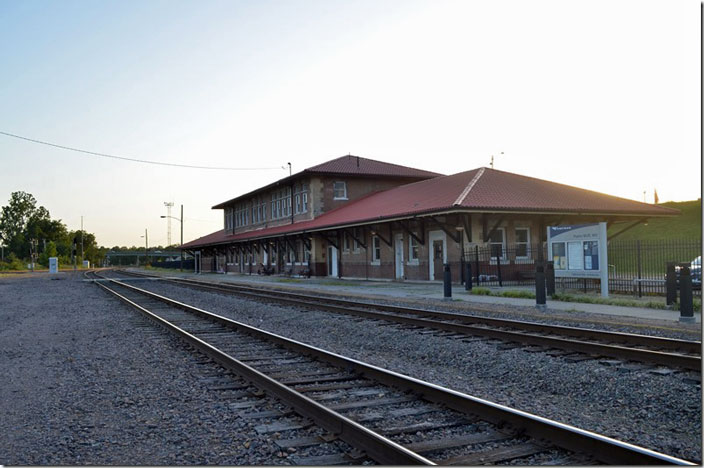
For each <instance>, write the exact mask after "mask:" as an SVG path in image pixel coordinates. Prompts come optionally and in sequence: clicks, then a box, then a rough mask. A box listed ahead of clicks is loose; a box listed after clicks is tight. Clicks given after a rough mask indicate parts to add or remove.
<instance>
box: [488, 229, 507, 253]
mask: <svg viewBox="0 0 704 468" xmlns="http://www.w3.org/2000/svg"><path fill="white" fill-rule="evenodd" d="M489 248H490V250H491V258H492V260H496V257H499V258H501V259H502V260H503V259H504V258H505V253H506V232H505V231H504V228H496V229H494V230H493V231H492V232H491V235H490V236H489Z"/></svg>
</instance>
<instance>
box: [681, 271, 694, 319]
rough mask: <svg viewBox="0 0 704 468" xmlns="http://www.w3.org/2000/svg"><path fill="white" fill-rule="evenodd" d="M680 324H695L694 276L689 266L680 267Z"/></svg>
mask: <svg viewBox="0 0 704 468" xmlns="http://www.w3.org/2000/svg"><path fill="white" fill-rule="evenodd" d="M680 322H694V307H693V304H692V276H691V275H690V274H689V266H682V267H680Z"/></svg>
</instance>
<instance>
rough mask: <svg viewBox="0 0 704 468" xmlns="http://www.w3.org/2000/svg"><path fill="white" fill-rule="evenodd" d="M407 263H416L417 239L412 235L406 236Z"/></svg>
mask: <svg viewBox="0 0 704 468" xmlns="http://www.w3.org/2000/svg"><path fill="white" fill-rule="evenodd" d="M413 234H415V232H414V233H413ZM408 263H412V264H416V265H417V264H418V241H417V240H416V238H415V237H413V236H408Z"/></svg>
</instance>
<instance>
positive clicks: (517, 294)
mask: <svg viewBox="0 0 704 468" xmlns="http://www.w3.org/2000/svg"><path fill="white" fill-rule="evenodd" d="M501 296H502V297H517V298H521V299H535V293H534V292H530V291H522V290H521V291H503V292H502V293H501Z"/></svg>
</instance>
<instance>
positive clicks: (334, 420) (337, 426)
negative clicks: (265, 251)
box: [96, 280, 435, 465]
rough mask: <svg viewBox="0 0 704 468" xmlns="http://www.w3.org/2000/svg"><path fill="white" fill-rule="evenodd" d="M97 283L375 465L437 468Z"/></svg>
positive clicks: (430, 462) (432, 463)
mask: <svg viewBox="0 0 704 468" xmlns="http://www.w3.org/2000/svg"><path fill="white" fill-rule="evenodd" d="M108 281H110V282H114V283H116V284H120V285H121V286H125V285H124V283H119V282H118V281H115V280H108ZM96 283H97V284H98V285H99V286H101V287H102V288H104V289H105V290H107V291H109V292H110V293H112V294H114V295H115V296H117V297H118V298H119V299H120V300H122V301H123V302H125V303H127V304H129V305H131V306H132V307H134V308H136V309H138V310H139V311H141V312H142V313H143V314H145V315H146V316H147V317H149V318H150V319H152V320H153V321H155V322H156V323H157V324H159V325H160V326H162V327H164V328H166V329H167V330H169V331H171V332H173V333H176V334H177V335H178V336H179V337H180V338H182V339H184V340H185V341H186V342H187V343H188V344H190V345H191V346H193V347H195V348H196V349H198V350H199V351H201V352H202V353H203V354H205V355H207V356H208V357H210V358H211V359H213V360H214V361H215V362H217V363H218V364H220V365H222V366H223V367H225V368H226V369H228V370H230V371H232V372H235V373H237V374H238V375H240V376H242V377H243V378H244V379H246V380H248V381H250V382H251V383H252V384H254V385H255V386H257V387H259V388H260V389H262V390H264V391H266V392H269V393H271V394H272V395H275V396H276V397H277V398H279V399H280V400H281V401H282V402H284V403H285V404H287V405H288V406H290V407H291V408H293V409H294V410H295V411H296V412H297V413H298V414H300V415H301V416H303V417H306V418H310V419H311V420H313V421H314V422H315V423H316V424H317V425H318V426H320V427H322V428H324V429H326V430H328V431H329V432H331V433H333V434H335V435H336V436H337V437H338V438H339V439H341V440H343V441H345V442H347V443H348V444H350V445H351V446H353V447H355V448H357V449H359V450H363V451H364V452H365V453H366V454H367V455H368V456H369V457H370V458H372V459H374V460H375V461H377V462H379V463H381V464H386V465H435V463H434V462H432V461H430V460H428V459H427V458H425V457H423V456H421V455H418V454H417V453H415V452H412V451H411V450H408V449H407V448H405V447H403V446H402V445H399V444H397V443H396V442H393V441H392V440H390V439H388V438H386V437H384V436H382V435H380V434H377V433H376V432H374V431H372V430H370V429H368V428H366V427H364V426H362V425H360V424H358V423H356V422H354V421H352V420H351V419H349V418H346V417H345V416H343V415H341V414H339V413H337V412H335V411H333V410H330V409H328V408H326V407H325V406H323V405H321V404H320V403H318V402H316V401H315V400H312V399H311V398H309V397H306V396H305V395H303V394H301V393H299V392H296V391H295V390H293V389H291V388H289V387H287V386H286V385H284V384H282V383H279V382H277V381H276V380H274V379H272V378H271V377H269V376H267V375H265V374H263V373H261V372H259V371H257V370H256V369H254V368H253V367H251V366H248V365H247V364H245V363H243V362H241V361H239V360H237V359H235V358H233V357H232V356H230V355H228V354H227V353H224V352H222V351H220V350H219V349H217V348H216V347H214V346H212V345H210V344H208V343H207V342H205V341H203V340H201V339H200V338H198V337H196V336H194V335H192V334H190V333H188V332H186V331H185V330H183V329H182V328H180V327H178V326H176V325H174V324H172V323H170V322H169V321H167V320H165V319H163V318H161V317H159V316H157V315H156V314H153V313H152V312H150V311H149V310H147V309H145V308H144V307H142V306H140V305H139V304H137V303H135V302H134V301H132V300H130V299H129V298H127V297H125V296H123V295H122V294H119V293H118V292H116V291H114V290H112V289H110V288H109V287H107V286H105V285H104V284H101V283H99V282H96ZM181 308H183V307H181ZM190 312H193V311H190ZM207 318H210V317H207Z"/></svg>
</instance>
